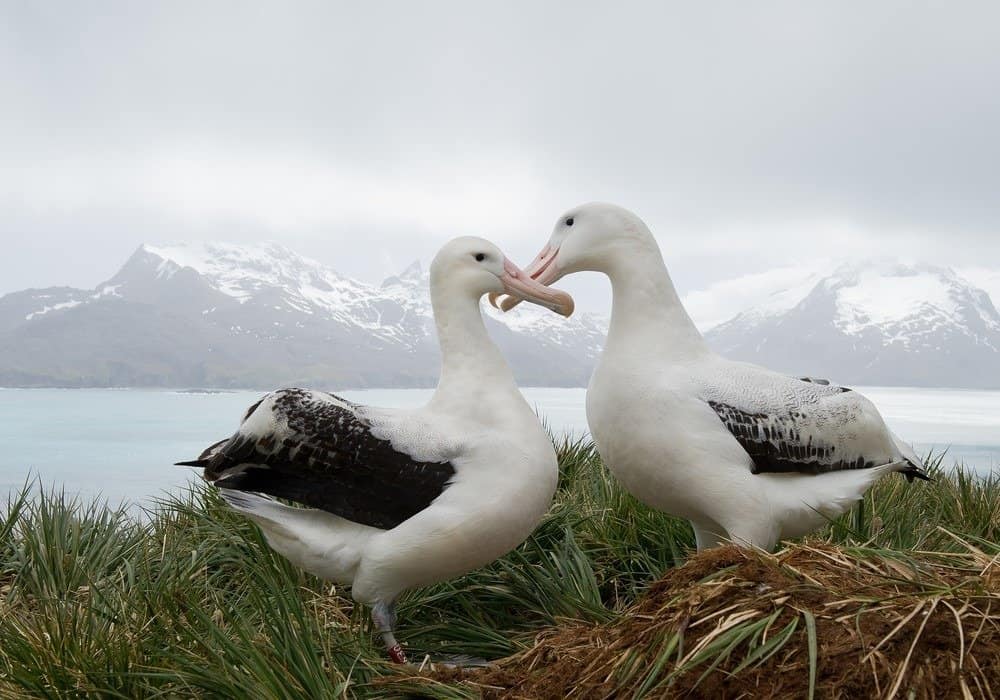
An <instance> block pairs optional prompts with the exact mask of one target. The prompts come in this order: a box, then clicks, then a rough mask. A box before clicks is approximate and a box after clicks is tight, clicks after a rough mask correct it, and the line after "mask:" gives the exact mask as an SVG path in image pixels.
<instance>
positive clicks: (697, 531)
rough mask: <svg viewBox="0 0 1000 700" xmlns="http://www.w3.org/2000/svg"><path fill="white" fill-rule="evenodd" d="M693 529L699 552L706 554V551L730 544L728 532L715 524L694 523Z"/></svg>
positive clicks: (692, 524)
mask: <svg viewBox="0 0 1000 700" xmlns="http://www.w3.org/2000/svg"><path fill="white" fill-rule="evenodd" d="M691 527H692V528H694V543H695V547H696V548H697V550H698V551H699V552H704V551H705V550H706V549H711V548H712V547H718V546H719V545H723V544H727V543H728V542H729V538H728V537H727V536H726V531H725V530H724V529H723V528H721V527H719V526H718V525H716V524H714V523H713V524H711V525H707V524H705V523H696V522H693V521H692V523H691Z"/></svg>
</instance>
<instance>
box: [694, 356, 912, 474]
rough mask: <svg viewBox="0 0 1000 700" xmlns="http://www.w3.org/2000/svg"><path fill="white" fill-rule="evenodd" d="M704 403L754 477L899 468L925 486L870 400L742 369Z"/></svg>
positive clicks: (712, 388) (712, 389)
mask: <svg viewBox="0 0 1000 700" xmlns="http://www.w3.org/2000/svg"><path fill="white" fill-rule="evenodd" d="M703 398H704V400H705V401H706V402H707V403H708V405H709V406H710V407H711V408H712V410H713V411H715V413H716V415H717V416H718V417H719V420H721V421H722V424H723V425H724V426H725V427H726V428H727V429H728V430H729V432H730V433H731V434H732V436H733V437H734V438H736V440H737V441H738V442H739V444H740V446H741V447H743V449H744V450H745V451H746V452H747V454H748V455H749V456H750V459H751V460H752V467H751V469H752V471H753V472H754V473H755V474H759V473H766V472H771V473H776V472H798V473H804V474H824V473H827V472H833V471H840V470H844V469H867V468H871V467H877V466H883V465H887V464H894V463H898V464H899V465H900V468H899V471H901V472H902V473H903V474H904V475H906V476H907V478H910V479H912V478H913V477H917V478H924V479H926V478H927V476H926V474H924V472H923V471H922V470H921V464H920V461H919V459H918V458H917V457H916V455H915V453H914V452H913V450H912V449H911V448H909V446H907V445H905V443H902V442H901V441H900V440H899V439H898V438H896V436H895V435H893V434H892V432H891V431H890V430H889V428H888V427H886V425H885V422H884V421H883V420H882V416H881V415H880V414H879V412H878V410H877V409H876V408H875V406H874V405H873V404H872V403H871V402H870V401H869V400H868V399H866V398H865V397H864V396H861V395H860V394H858V393H857V392H854V391H852V390H851V389H848V388H845V387H840V386H836V385H831V384H830V383H829V382H828V381H826V380H817V379H813V378H811V377H802V378H800V379H796V378H793V377H787V376H784V375H780V374H776V373H773V372H767V371H765V370H758V368H754V367H752V366H750V365H746V366H737V369H736V370H735V371H733V372H732V373H731V374H729V375H728V376H726V375H722V376H721V377H720V378H719V381H713V382H711V383H709V384H708V385H707V386H705V387H704V390H703Z"/></svg>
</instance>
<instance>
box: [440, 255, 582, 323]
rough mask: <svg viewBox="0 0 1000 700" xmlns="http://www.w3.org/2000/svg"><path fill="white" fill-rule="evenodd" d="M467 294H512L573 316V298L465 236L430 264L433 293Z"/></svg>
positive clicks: (479, 295) (474, 295)
mask: <svg viewBox="0 0 1000 700" xmlns="http://www.w3.org/2000/svg"><path fill="white" fill-rule="evenodd" d="M445 289H447V292H448V293H458V294H462V293H464V294H468V295H469V296H472V297H475V298H476V299H478V298H480V297H482V296H483V295H484V294H489V295H490V296H491V297H492V296H493V295H495V294H509V295H511V296H516V297H517V298H518V299H523V300H525V301H530V302H532V303H535V304H538V305H539V306H544V307H545V308H547V309H551V310H552V311H555V312H556V313H558V314H562V315H563V316H569V315H570V314H572V313H573V297H571V296H570V295H569V294H567V293H566V292H563V291H560V290H558V289H550V288H549V287H546V286H544V285H542V284H540V283H538V282H536V281H535V280H533V279H531V277H529V276H528V275H527V274H526V273H525V272H524V271H523V270H521V269H520V268H519V267H518V266H517V265H515V264H514V263H512V262H511V261H510V260H508V259H507V258H506V256H504V254H503V253H502V252H501V251H500V249H499V248H497V247H496V246H495V245H493V244H492V243H490V242H489V241H487V240H484V239H482V238H476V237H474V236H462V237H461V238H456V239H454V240H452V241H450V242H449V243H447V244H445V246H444V247H443V248H442V249H441V250H440V251H439V252H438V254H437V255H436V256H435V257H434V261H433V262H432V263H431V291H432V294H433V293H434V292H436V291H442V290H445Z"/></svg>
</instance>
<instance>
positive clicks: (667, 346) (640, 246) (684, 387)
mask: <svg viewBox="0 0 1000 700" xmlns="http://www.w3.org/2000/svg"><path fill="white" fill-rule="evenodd" d="M582 270H592V271H597V272H602V273H604V274H606V275H607V276H608V277H609V279H610V280H611V286H612V290H613V303H612V316H611V324H610V327H609V331H608V339H607V344H606V346H605V348H604V352H603V353H602V355H601V358H600V361H599V362H598V365H597V367H596V369H595V371H594V374H593V377H592V378H591V381H590V386H589V387H588V390H587V421H588V423H589V425H590V430H591V433H592V435H593V437H594V440H595V442H596V443H597V447H598V450H599V451H600V454H601V456H602V458H603V459H604V462H605V464H607V466H608V467H609V468H610V469H611V470H612V471H613V472H614V474H615V475H616V476H617V477H618V478H619V479H620V480H621V482H622V484H623V485H624V486H625V487H626V488H627V489H628V490H629V491H630V492H631V493H633V494H634V495H635V496H636V497H637V498H639V499H640V500H642V501H643V502H645V503H647V504H649V505H651V506H653V507H655V508H658V509H660V510H664V511H666V512H669V513H671V514H674V515H677V516H680V517H684V518H687V519H688V520H690V521H691V523H692V525H693V526H694V530H695V535H696V538H697V543H698V547H699V549H702V548H705V547H708V546H712V545H714V544H717V543H718V542H720V541H722V540H724V539H730V540H733V541H735V542H738V543H742V544H749V545H755V546H759V547H763V548H766V549H771V548H773V547H774V545H775V544H776V543H777V542H778V540H779V539H781V538H785V537H794V536H798V535H802V534H804V533H806V532H809V531H811V530H813V529H815V528H817V527H820V526H821V525H823V524H824V523H825V522H827V520H828V519H829V518H833V517H836V516H837V515H839V514H841V513H843V512H844V511H845V510H847V509H848V508H850V507H851V505H852V504H853V503H854V502H855V501H857V499H859V498H860V497H861V496H862V495H863V494H864V492H865V490H866V489H867V488H868V487H869V486H870V485H871V484H872V483H874V481H875V480H877V479H878V478H879V477H881V476H883V475H884V474H886V473H888V472H892V471H900V472H903V473H904V474H906V475H907V476H908V477H909V478H913V477H914V476H916V477H920V478H926V477H925V476H924V474H923V472H922V471H920V468H919V467H920V462H919V460H918V459H917V457H916V455H915V454H914V453H913V450H912V449H911V448H909V446H906V445H904V444H903V443H902V442H901V441H899V440H898V439H897V438H896V437H895V436H894V435H893V434H892V433H891V431H889V429H888V428H887V427H886V425H885V423H884V422H883V420H882V417H881V416H880V415H879V413H878V411H877V410H876V409H875V407H874V406H873V405H872V404H871V402H870V401H868V400H867V399H866V398H864V397H863V396H861V395H860V394H858V393H857V392H854V391H851V390H849V389H845V388H842V387H838V386H830V385H828V384H823V383H820V382H818V381H816V380H809V379H808V378H804V379H797V378H794V377H788V376H785V375H782V374H778V373H776V372H772V371H770V370H767V369H765V368H763V367H758V366H755V365H750V364H746V363H741V362H732V361H729V360H726V359H725V358H722V357H720V356H718V355H716V354H715V353H713V352H712V351H710V350H709V349H708V347H707V346H706V345H705V342H704V340H703V339H702V337H701V334H700V333H699V332H698V330H697V329H696V328H695V326H694V324H693V323H692V322H691V319H690V318H689V317H688V315H687V312H686V311H685V310H684V307H683V305H682V304H681V302H680V299H679V298H678V296H677V293H676V291H675V290H674V287H673V284H672V282H671V280H670V276H669V275H668V273H667V269H666V267H665V265H664V263H663V258H662V256H661V254H660V250H659V247H658V246H657V244H656V240H655V239H654V238H653V236H652V234H651V233H650V232H649V230H648V228H646V226H645V224H644V223H643V222H642V221H641V220H639V218H638V217H636V216H635V215H634V214H632V213H631V212H628V211H626V210H624V209H621V208H620V207H616V206H613V205H609V204H589V205H584V206H582V207H578V208H576V209H574V210H572V211H570V212H567V213H566V214H565V215H564V216H563V217H561V218H560V219H559V222H558V223H557V224H556V227H555V230H554V231H553V234H552V237H551V238H550V241H549V244H548V245H547V246H546V247H545V249H544V250H543V251H542V253H541V254H539V256H538V257H537V258H536V259H535V261H534V262H533V263H532V264H531V266H529V267H528V268H527V269H526V270H525V272H527V273H528V274H531V275H533V276H534V277H535V278H536V279H537V280H538V281H540V282H542V283H543V284H550V283H552V282H554V281H555V280H557V279H559V278H560V277H562V276H564V275H566V274H569V273H572V272H577V271H582ZM514 304H516V299H508V300H506V301H505V302H504V308H505V309H509V308H511V307H512V306H513V305H514Z"/></svg>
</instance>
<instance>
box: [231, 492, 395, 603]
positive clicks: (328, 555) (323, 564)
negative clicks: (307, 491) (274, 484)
mask: <svg viewBox="0 0 1000 700" xmlns="http://www.w3.org/2000/svg"><path fill="white" fill-rule="evenodd" d="M219 495H220V496H222V498H223V499H224V500H225V501H226V503H227V504H228V505H229V507H230V508H232V509H233V510H235V511H236V512H238V513H242V514H243V515H245V516H247V517H248V518H250V519H251V520H253V521H254V522H255V523H257V525H258V526H259V527H260V529H261V531H262V532H263V533H264V536H265V537H266V538H267V543H268V544H269V545H270V546H271V548H272V549H274V550H275V551H276V552H277V553H278V554H280V555H281V556H283V557H285V558H286V559H288V560H289V561H291V562H292V563H293V564H295V565H296V566H298V567H300V568H302V569H305V570H306V571H309V572H311V573H313V574H315V575H317V576H319V577H320V578H323V579H326V580H328V581H337V582H340V583H351V582H352V581H353V580H354V575H355V573H356V572H357V567H358V564H359V562H360V561H361V556H362V553H363V552H364V550H365V548H366V546H367V544H368V541H369V540H370V539H371V538H372V537H373V536H376V535H378V534H380V533H381V531H380V530H377V529H375V528H371V527H368V526H367V525H359V524H358V523H353V522H351V521H350V520H344V519H343V518H340V517H338V516H336V515H333V514H331V513H327V512H325V511H322V510H315V509H313V508H297V507H294V506H287V505H285V504H283V503H279V502H278V501H275V500H273V499H271V498H267V497H265V496H261V495H259V494H256V493H248V492H246V491H234V490H233V489H227V488H220V489H219Z"/></svg>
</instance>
